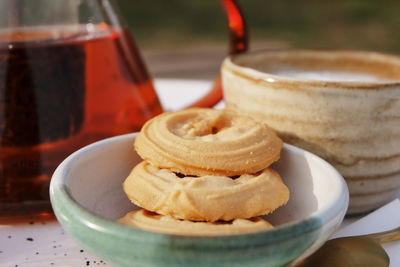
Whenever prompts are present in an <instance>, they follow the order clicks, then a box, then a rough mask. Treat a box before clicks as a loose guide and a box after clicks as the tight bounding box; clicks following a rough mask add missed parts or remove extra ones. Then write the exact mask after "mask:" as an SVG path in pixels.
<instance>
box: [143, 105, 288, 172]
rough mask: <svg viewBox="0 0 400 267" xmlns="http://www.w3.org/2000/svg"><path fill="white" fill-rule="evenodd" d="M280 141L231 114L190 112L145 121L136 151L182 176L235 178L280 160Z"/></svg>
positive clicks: (260, 126) (262, 127) (268, 130)
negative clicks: (224, 176) (233, 176)
mask: <svg viewBox="0 0 400 267" xmlns="http://www.w3.org/2000/svg"><path fill="white" fill-rule="evenodd" d="M282 144H283V143H282V140H281V139H280V138H279V137H278V136H277V135H276V133H275V132H274V131H273V130H272V129H271V128H269V127H268V126H267V125H266V124H263V123H260V122H258V121H255V120H253V119H251V118H248V117H244V116H240V115H238V114H237V113H235V112H233V111H230V110H214V109H203V108H192V109H186V110H182V111H177V112H166V113H163V114H161V115H159V116H157V117H155V118H153V119H151V120H149V121H148V122H147V123H146V124H145V125H144V126H143V128H142V130H141V131H140V133H139V134H138V136H137V138H136V141H135V149H136V151H137V152H138V154H139V155H140V156H141V157H142V158H143V159H144V160H146V161H149V162H150V163H152V164H153V165H154V166H158V167H160V168H166V169H170V170H172V171H175V172H180V173H184V174H186V175H226V176H232V175H240V174H243V173H255V172H258V171H260V170H263V169H265V168H266V167H268V166H269V165H270V164H271V163H273V162H274V161H276V160H278V159H279V156H280V150H281V148H282Z"/></svg>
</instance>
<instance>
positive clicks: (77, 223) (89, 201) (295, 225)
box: [50, 134, 348, 267]
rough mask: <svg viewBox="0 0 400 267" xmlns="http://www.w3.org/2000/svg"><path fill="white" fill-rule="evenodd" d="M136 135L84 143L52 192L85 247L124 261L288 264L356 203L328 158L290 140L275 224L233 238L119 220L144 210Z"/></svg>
mask: <svg viewBox="0 0 400 267" xmlns="http://www.w3.org/2000/svg"><path fill="white" fill-rule="evenodd" d="M135 137H136V134H129V135H122V136H118V137H113V138H109V139H105V140H103V141H100V142H97V143H94V144H91V145H89V146H87V147H84V148H82V149H80V150H78V151H77V152H75V153H74V154H72V155H71V156H69V157H68V158H67V159H66V160H65V161H64V162H63V163H62V164H61V165H60V166H59V167H58V168H57V170H56V171H55V173H54V175H53V178H52V180H51V185H50V196H51V202H52V206H53V209H54V212H55V214H56V216H57V219H58V220H59V222H60V223H61V225H62V226H63V228H64V229H65V231H66V232H67V233H69V234H70V235H71V236H72V237H73V238H75V239H76V240H77V241H78V242H79V243H80V244H81V245H82V246H84V247H85V248H87V249H88V250H90V251H92V252H93V253H94V254H96V255H98V256H99V257H100V258H102V259H103V260H105V261H107V262H108V263H111V264H115V265H116V266H140V267H145V266H230V267H231V266H285V265H288V264H290V263H292V262H293V261H295V260H296V259H299V258H301V257H304V256H306V255H308V254H310V253H312V252H313V251H315V250H316V249H317V248H318V247H320V246H321V245H322V244H323V243H324V242H325V241H326V240H327V239H328V238H329V236H330V235H331V234H332V233H333V232H334V231H335V229H336V228H337V227H338V226H339V225H340V223H341V221H342V219H343V217H344V214H345V213H346V209H347V205H348V190H347V186H346V183H345V182H344V180H343V178H342V177H341V175H340V174H339V173H338V172H337V171H336V170H335V169H334V168H333V167H332V166H331V165H329V164H328V163H327V162H325V161H324V160H322V159H320V158H319V157H317V156H315V155H313V154H310V153H308V152H306V151H304V150H301V149H299V148H296V147H293V146H290V145H284V148H283V150H282V154H281V159H280V160H279V161H278V162H276V163H275V164H274V165H273V168H274V169H276V170H277V171H278V172H279V173H280V174H281V176H282V179H283V181H284V182H285V183H286V185H287V186H288V187H289V189H290V191H291V195H290V200H289V202H288V203H287V205H286V206H284V207H281V208H279V209H278V210H276V211H275V212H274V213H273V214H271V215H269V216H266V219H267V220H269V221H270V222H271V223H272V224H273V225H275V228H273V229H272V230H268V231H260V232H255V233H250V234H238V235H228V236H183V235H171V234H162V233H155V232H148V231H144V230H140V229H137V228H133V227H129V226H125V225H122V224H119V223H116V222H115V220H116V219H118V218H120V217H122V216H123V215H124V214H125V213H126V212H128V211H130V210H132V209H137V208H138V207H136V206H135V205H133V204H132V203H131V202H130V201H129V200H128V198H127V197H126V196H125V194H124V192H123V190H122V182H123V181H124V179H125V178H126V177H127V175H128V173H129V172H130V170H131V169H132V167H133V166H134V165H135V164H137V163H138V162H140V160H141V159H140V158H139V156H138V155H137V154H136V153H135V151H134V149H133V142H134V139H135Z"/></svg>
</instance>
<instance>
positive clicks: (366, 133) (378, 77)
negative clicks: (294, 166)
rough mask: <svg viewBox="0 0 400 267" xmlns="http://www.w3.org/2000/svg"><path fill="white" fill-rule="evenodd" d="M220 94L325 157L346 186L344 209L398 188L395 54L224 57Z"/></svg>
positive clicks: (398, 72) (366, 204) (399, 106)
mask: <svg viewBox="0 0 400 267" xmlns="http://www.w3.org/2000/svg"><path fill="white" fill-rule="evenodd" d="M222 82H223V88H224V100H225V103H226V105H227V107H228V108H232V109H235V110H237V111H240V112H241V113H246V114H248V115H251V116H253V117H256V118H259V119H262V120H264V121H266V122H267V123H268V124H269V125H270V126H271V127H272V128H274V129H275V130H277V132H278V133H279V135H280V136H281V137H282V139H283V140H284V141H285V142H287V143H290V144H294V145H296V146H298V147H301V148H303V149H306V150H309V151H311V152H313V153H315V154H317V155H319V156H321V157H323V158H325V159H326V160H327V161H328V162H330V163H331V164H332V165H333V166H335V167H336V168H337V169H338V170H339V172H341V174H342V175H343V176H344V177H345V179H346V182H347V184H348V187H349V190H350V206H349V209H348V213H352V214H354V213H362V212H366V211H370V210H372V209H375V208H377V207H379V206H381V205H383V204H384V203H386V202H388V201H389V200H391V199H392V198H393V197H394V196H395V195H396V194H397V193H398V192H399V188H400V57H397V56H392V55H385V54H380V53H372V52H355V51H326V50H285V51H281V50H279V51H260V52H253V53H247V54H242V55H237V56H233V57H229V58H226V59H225V60H224V62H223V64H222Z"/></svg>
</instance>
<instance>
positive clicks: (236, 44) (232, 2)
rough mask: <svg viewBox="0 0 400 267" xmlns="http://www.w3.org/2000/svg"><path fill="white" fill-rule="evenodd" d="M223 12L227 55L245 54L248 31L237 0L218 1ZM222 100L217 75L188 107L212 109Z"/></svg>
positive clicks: (220, 85) (219, 77) (220, 84)
mask: <svg viewBox="0 0 400 267" xmlns="http://www.w3.org/2000/svg"><path fill="white" fill-rule="evenodd" d="M219 1H220V2H221V4H222V7H223V9H224V11H225V14H226V18H227V22H228V28H229V55H233V54H239V53H243V52H246V51H247V49H248V30H247V25H246V21H245V17H244V14H243V11H242V9H241V7H240V5H239V2H238V0H219ZM221 99H222V83H221V76H220V75H219V76H218V77H217V79H216V80H215V82H214V84H213V86H212V88H211V90H210V91H209V92H208V93H207V94H206V95H204V96H203V97H202V98H201V99H200V100H198V101H196V102H195V103H193V104H192V105H190V107H212V106H214V105H216V104H217V103H218V102H219V101H220V100H221Z"/></svg>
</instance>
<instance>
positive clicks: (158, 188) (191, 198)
mask: <svg viewBox="0 0 400 267" xmlns="http://www.w3.org/2000/svg"><path fill="white" fill-rule="evenodd" d="M123 188H124V191H125V192H126V194H127V196H128V198H129V199H130V200H131V201H132V202H134V203H135V204H136V205H138V206H140V207H142V208H144V209H147V210H150V211H154V212H157V213H159V214H163V215H171V216H174V217H176V218H179V219H186V220H194V221H209V222H214V221H218V220H225V221H229V220H233V219H236V218H251V217H254V216H259V215H264V214H268V213H270V212H271V211H273V210H275V209H276V208H277V207H279V206H281V205H282V204H284V203H286V201H287V197H288V193H287V191H288V190H287V187H286V186H285V185H284V184H283V183H282V179H281V178H280V176H279V175H278V173H277V172H276V171H274V170H272V169H270V168H266V169H264V170H263V171H260V172H257V173H255V174H243V175H240V176H239V177H236V178H234V179H233V178H230V177H228V176H216V175H206V176H199V177H193V176H183V175H182V174H176V173H174V172H171V171H170V170H167V169H160V168H157V167H155V166H152V165H151V164H149V163H148V162H146V161H142V162H141V163H139V164H138V165H136V167H135V168H134V169H133V170H132V172H131V173H130V174H129V176H128V178H127V179H126V180H125V182H124V184H123Z"/></svg>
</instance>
